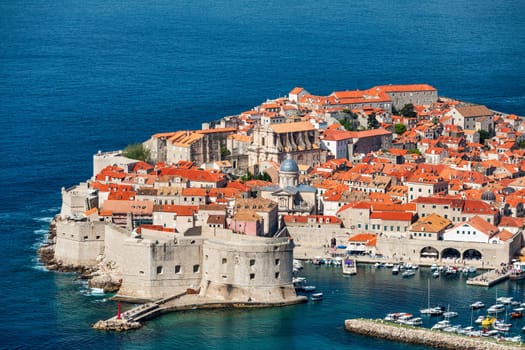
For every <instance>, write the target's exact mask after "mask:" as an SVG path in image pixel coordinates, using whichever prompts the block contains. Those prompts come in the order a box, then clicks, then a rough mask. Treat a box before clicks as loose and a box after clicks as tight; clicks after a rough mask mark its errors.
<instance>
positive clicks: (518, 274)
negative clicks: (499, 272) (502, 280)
mask: <svg viewBox="0 0 525 350" xmlns="http://www.w3.org/2000/svg"><path fill="white" fill-rule="evenodd" d="M509 278H510V279H511V280H521V279H523V278H525V262H523V261H516V262H514V263H513V264H512V269H511V270H510V275H509Z"/></svg>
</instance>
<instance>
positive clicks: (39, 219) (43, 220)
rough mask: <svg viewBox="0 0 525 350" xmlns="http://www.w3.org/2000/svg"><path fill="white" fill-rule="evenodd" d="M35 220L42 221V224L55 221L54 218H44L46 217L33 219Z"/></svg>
mask: <svg viewBox="0 0 525 350" xmlns="http://www.w3.org/2000/svg"><path fill="white" fill-rule="evenodd" d="M33 220H35V221H40V222H51V220H53V217H52V216H44V217H41V218H33Z"/></svg>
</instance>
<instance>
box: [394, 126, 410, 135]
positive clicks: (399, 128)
mask: <svg viewBox="0 0 525 350" xmlns="http://www.w3.org/2000/svg"><path fill="white" fill-rule="evenodd" d="M394 131H395V132H396V134H398V135H401V134H403V133H404V132H405V131H407V127H406V126H405V124H402V123H397V124H394Z"/></svg>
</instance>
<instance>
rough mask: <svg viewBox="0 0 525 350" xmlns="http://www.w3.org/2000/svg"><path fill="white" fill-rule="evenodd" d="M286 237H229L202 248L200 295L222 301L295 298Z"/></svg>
mask: <svg viewBox="0 0 525 350" xmlns="http://www.w3.org/2000/svg"><path fill="white" fill-rule="evenodd" d="M292 262H293V246H292V244H291V242H290V241H289V240H288V238H252V237H249V236H243V235H235V234H233V235H232V234H230V235H229V239H221V240H217V239H210V240H207V241H206V242H204V245H203V263H202V265H203V275H202V282H201V291H200V294H201V296H205V297H209V298H214V299H219V300H225V301H235V300H238V301H250V302H282V301H286V300H288V299H292V298H295V297H296V294H295V289H294V287H293V283H292Z"/></svg>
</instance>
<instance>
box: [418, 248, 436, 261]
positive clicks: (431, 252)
mask: <svg viewBox="0 0 525 350" xmlns="http://www.w3.org/2000/svg"><path fill="white" fill-rule="evenodd" d="M419 257H420V258H431V259H439V251H438V250H437V249H436V248H434V247H430V246H428V247H425V248H423V249H421V251H420V252H419Z"/></svg>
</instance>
